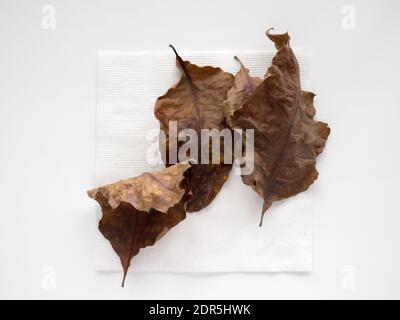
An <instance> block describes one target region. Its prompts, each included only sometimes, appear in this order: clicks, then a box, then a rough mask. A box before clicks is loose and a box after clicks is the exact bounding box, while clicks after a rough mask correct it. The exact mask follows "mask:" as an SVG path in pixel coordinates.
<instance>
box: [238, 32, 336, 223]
mask: <svg viewBox="0 0 400 320" xmlns="http://www.w3.org/2000/svg"><path fill="white" fill-rule="evenodd" d="M267 36H268V37H269V39H270V40H272V41H273V42H274V43H275V46H276V48H277V50H278V52H277V53H276V55H275V57H274V58H273V61H272V65H271V66H270V68H269V69H268V71H267V73H266V76H265V79H264V81H263V82H262V83H261V84H260V85H259V86H258V87H257V88H256V89H255V91H254V93H253V94H252V95H251V96H250V97H249V98H248V100H247V102H245V103H244V104H243V106H242V107H241V108H240V109H237V110H236V111H234V113H233V115H232V118H231V124H232V126H233V127H237V128H246V129H254V140H255V141H254V153H255V154H254V170H253V172H252V173H251V174H250V175H243V176H242V178H243V181H244V183H246V184H248V185H250V186H251V187H253V188H254V190H255V191H256V192H257V193H258V194H259V195H260V196H261V197H262V198H263V199H264V205H263V209H262V215H263V214H264V213H265V211H266V210H267V209H268V208H269V207H270V206H271V204H272V203H273V202H274V201H277V200H281V199H285V198H288V197H291V196H293V195H295V194H297V193H299V192H302V191H304V190H306V189H307V188H308V187H309V186H310V185H311V184H312V183H313V181H314V180H315V179H316V178H317V176H318V172H317V170H316V168H315V163H316V161H315V158H316V157H317V155H318V154H319V153H321V152H322V150H323V148H324V146H325V142H326V140H327V138H328V136H329V133H330V129H329V128H328V126H327V124H326V123H323V122H318V121H315V120H313V117H314V115H315V108H314V106H313V98H314V94H313V93H311V92H305V91H302V90H301V87H300V71H299V65H298V62H297V59H296V57H295V55H294V53H293V51H292V49H291V48H290V46H289V39H290V37H289V35H288V34H287V33H285V34H279V35H278V34H277V35H272V34H270V32H269V31H267ZM260 224H261V223H260Z"/></svg>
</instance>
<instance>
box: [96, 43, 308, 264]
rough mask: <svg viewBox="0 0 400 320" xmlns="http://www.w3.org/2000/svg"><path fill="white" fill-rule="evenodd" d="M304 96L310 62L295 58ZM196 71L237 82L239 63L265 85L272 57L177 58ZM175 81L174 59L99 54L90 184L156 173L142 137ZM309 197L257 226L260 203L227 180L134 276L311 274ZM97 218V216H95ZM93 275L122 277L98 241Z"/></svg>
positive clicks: (275, 209)
mask: <svg viewBox="0 0 400 320" xmlns="http://www.w3.org/2000/svg"><path fill="white" fill-rule="evenodd" d="M295 52H296V55H297V58H298V60H299V64H300V70H301V80H302V86H303V88H304V89H306V90H307V89H308V88H309V85H310V74H309V55H308V53H307V51H306V50H295ZM180 54H181V56H182V57H183V58H184V59H187V60H190V61H191V62H193V63H196V64H198V65H214V66H219V67H221V68H222V69H224V70H225V71H228V72H231V73H233V74H235V73H236V72H237V71H238V69H239V65H238V63H237V62H236V61H235V60H234V59H233V56H234V55H237V56H238V57H240V59H241V60H242V61H243V63H244V64H245V65H246V67H247V68H248V69H249V70H250V73H251V74H252V75H254V76H260V77H263V75H264V74H265V71H266V70H267V68H268V66H269V65H270V63H271V59H272V57H273V56H274V54H275V52H274V51H271V52H253V51H245V52H240V51H238V52H220V51H218V52H184V51H181V52H180ZM179 77H180V72H179V71H178V70H177V68H176V66H175V56H174V54H173V53H172V52H170V51H166V52H133V53H130V52H100V53H99V54H98V60H97V111H96V182H97V185H102V184H106V183H111V182H114V181H116V180H119V179H124V178H128V177H131V176H135V175H138V174H141V173H143V172H144V171H149V170H155V169H156V168H154V167H152V166H150V165H149V164H147V163H146V160H145V154H146V150H147V148H148V146H149V144H150V142H146V134H147V132H148V131H149V130H150V129H153V128H158V123H157V121H156V119H155V118H154V115H153V108H154V103H155V100H156V98H157V97H158V96H160V95H162V94H164V93H165V92H166V90H167V89H168V88H169V87H171V86H172V85H173V84H174V83H175V82H176V81H177V80H178V79H179ZM311 206H312V193H311V190H309V191H307V192H304V193H302V194H299V195H297V196H295V197H293V198H291V199H289V200H288V201H281V202H278V203H274V205H273V206H272V207H271V208H270V209H269V210H268V211H267V214H266V216H265V217H264V222H263V226H262V227H261V228H260V227H259V226H258V223H259V219H260V211H261V207H262V200H261V198H260V197H259V196H258V195H257V194H256V193H255V192H254V191H253V190H252V189H251V188H250V187H248V186H246V185H244V184H243V183H242V181H241V178H240V176H236V175H235V174H233V172H232V173H231V176H230V178H229V180H228V182H227V183H226V184H225V185H224V187H223V188H222V190H221V192H220V193H219V194H218V195H217V197H216V199H215V200H214V201H213V202H212V203H211V205H209V206H208V207H207V208H205V209H204V210H202V211H201V212H199V213H195V214H189V215H188V217H187V218H186V219H185V220H184V221H182V222H181V223H180V224H178V225H177V226H176V227H174V228H173V229H171V230H170V231H169V232H168V233H167V234H166V235H165V236H164V237H163V238H162V239H161V240H160V241H159V242H157V243H156V244H155V245H154V246H152V247H148V248H145V249H142V250H141V251H140V253H139V254H138V255H137V256H135V257H134V258H133V260H132V267H131V270H132V271H177V272H233V271H241V272H265V271H275V272H282V271H311V269H312V234H311ZM99 216H100V213H99ZM95 266H96V269H97V270H121V266H120V262H119V258H118V257H117V255H116V254H115V253H114V251H113V250H112V248H111V246H110V244H109V243H108V241H107V240H106V239H104V238H103V237H102V235H101V234H100V232H99V233H98V246H97V250H96V259H95Z"/></svg>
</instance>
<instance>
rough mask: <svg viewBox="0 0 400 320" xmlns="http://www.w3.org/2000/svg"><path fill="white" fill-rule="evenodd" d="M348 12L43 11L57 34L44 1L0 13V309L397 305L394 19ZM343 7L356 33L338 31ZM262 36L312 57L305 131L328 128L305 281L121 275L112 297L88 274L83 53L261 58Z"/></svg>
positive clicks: (274, 4)
mask: <svg viewBox="0 0 400 320" xmlns="http://www.w3.org/2000/svg"><path fill="white" fill-rule="evenodd" d="M349 2H350V1H349ZM349 2H348V1H283V0H282V1H264V0H263V1H252V3H251V4H249V2H248V1H235V0H229V1H228V0H223V1H218V2H215V1H201V2H198V3H195V2H193V3H192V4H191V5H190V8H189V5H188V4H187V2H184V1H165V0H164V1H154V0H149V1H135V2H134V1H118V0H114V1H84V2H83V1H77V0H73V1H60V0H57V1H56V0H52V1H51V4H53V5H54V6H55V7H56V9H57V28H56V30H48V31H46V30H43V29H41V22H40V20H41V6H42V5H44V4H47V3H48V2H47V1H46V2H44V1H32V0H29V1H28V0H26V1H11V0H9V1H5V0H2V1H0V44H1V50H0V88H1V94H0V194H1V199H2V201H1V204H0V214H1V218H2V219H1V224H0V261H1V263H0V296H1V297H3V298H15V297H16V298H189V299H190V298H192V299H195V298H367V297H369V298H371V297H374V298H388V297H389V298H391V297H397V298H400V275H399V273H398V270H399V267H400V257H399V254H398V252H399V250H400V232H399V224H400V214H399V213H400V203H399V201H398V192H399V191H398V190H399V182H398V181H399V178H400V169H399V163H400V152H399V125H398V122H399V119H400V109H399V102H400V101H399V100H400V99H399V94H398V74H399V62H398V57H399V56H400V46H399V37H398V35H399V34H400V28H399V27H400V22H399V21H400V19H399V9H400V8H399V7H400V4H399V2H398V1H394V0H393V1H381V0H379V1H378V0H377V1H351V3H349ZM347 4H352V5H354V6H355V9H356V29H354V30H346V29H343V28H342V19H343V14H342V7H343V5H347ZM269 26H274V27H275V29H276V30H279V31H285V30H289V31H290V32H291V36H292V44H293V46H294V47H302V48H310V49H312V53H313V58H312V59H313V60H312V66H313V70H312V75H313V83H314V86H313V89H314V91H315V92H316V93H317V94H318V95H317V98H316V104H317V117H318V119H321V120H326V121H328V122H329V124H330V126H331V128H332V134H331V136H330V137H329V141H328V144H327V146H326V150H325V151H324V154H322V156H321V157H320V158H319V161H318V169H319V171H320V172H321V175H320V177H319V179H318V181H317V182H316V184H315V186H314V209H313V233H314V262H313V266H314V271H313V272H312V273H310V274H307V275H298V274H268V275H265V274H237V273H234V274H223V275H219V274H214V275H207V276H204V275H187V274H185V275H181V274H176V273H138V274H132V273H131V274H130V275H129V278H128V282H127V286H126V287H125V288H124V289H121V288H120V287H119V284H120V280H121V275H120V274H119V273H98V272H95V271H94V269H93V255H94V250H95V242H94V239H95V235H96V233H97V229H96V223H97V215H95V214H93V212H94V208H95V207H96V204H95V203H94V202H93V201H91V200H90V199H88V198H87V196H86V195H85V190H86V189H87V188H88V187H91V186H93V184H94V174H95V172H94V144H93V140H94V133H95V131H94V112H95V59H96V53H97V51H98V50H102V49H103V50H112V49H114V50H115V49H119V50H129V51H138V50H148V51H157V50H166V49H167V45H168V44H169V43H173V44H175V45H176V46H177V47H178V48H180V49H181V50H270V49H271V48H272V46H271V44H270V43H269V42H268V40H267V39H266V38H265V36H264V30H265V29H266V28H267V27H269ZM46 266H52V267H53V268H54V269H51V268H48V267H46ZM49 270H53V271H55V274H56V287H55V288H54V287H52V286H49V285H48V282H46V279H48V278H46V275H48V274H49V273H48V272H49ZM352 271H354V272H352ZM42 272H44V273H45V277H43V275H42ZM342 272H344V273H342ZM352 274H353V275H354V276H355V277H354V278H352V277H351V275H352ZM351 279H355V283H354V281H351ZM351 284H354V285H351ZM52 288H53V289H52ZM48 289H50V290H48Z"/></svg>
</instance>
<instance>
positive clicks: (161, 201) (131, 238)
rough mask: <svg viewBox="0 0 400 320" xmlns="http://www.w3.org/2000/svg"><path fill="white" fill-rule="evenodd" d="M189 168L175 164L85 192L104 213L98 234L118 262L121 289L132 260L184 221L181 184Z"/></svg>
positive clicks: (184, 197)
mask: <svg viewBox="0 0 400 320" xmlns="http://www.w3.org/2000/svg"><path fill="white" fill-rule="evenodd" d="M189 167H190V165H189V164H176V165H173V166H170V167H168V168H166V169H164V170H163V171H160V172H155V173H145V174H142V175H140V176H138V177H135V178H130V179H127V180H122V181H119V182H117V183H113V184H110V185H106V186H103V187H100V188H96V189H93V190H90V191H88V195H89V196H90V197H91V198H93V199H95V200H96V201H97V202H98V203H99V204H100V206H101V209H102V212H103V217H102V218H101V220H100V222H99V230H100V232H101V233H102V234H103V236H104V237H105V238H106V239H108V240H109V241H110V243H111V245H112V247H113V249H114V251H115V252H116V253H117V254H118V256H119V258H120V260H121V264H122V267H123V271H124V277H123V281H122V286H123V285H124V282H125V277H126V274H127V271H128V268H129V265H130V261H131V259H132V257H133V256H135V255H136V254H138V253H139V250H140V249H141V248H145V247H147V246H152V245H153V244H154V243H155V242H156V241H157V240H159V239H160V238H161V237H162V236H163V235H164V234H165V233H166V232H167V231H168V230H169V229H171V228H172V227H174V226H175V225H177V224H178V223H179V222H181V221H182V220H183V219H185V217H186V212H185V209H184V205H185V202H186V200H187V196H186V195H185V186H184V185H182V184H184V182H183V180H184V172H185V171H186V170H187V169H188V168H189Z"/></svg>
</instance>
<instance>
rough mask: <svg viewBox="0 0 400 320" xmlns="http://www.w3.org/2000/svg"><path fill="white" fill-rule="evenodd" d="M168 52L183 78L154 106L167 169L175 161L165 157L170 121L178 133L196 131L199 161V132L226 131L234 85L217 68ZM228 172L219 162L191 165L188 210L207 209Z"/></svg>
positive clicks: (188, 178)
mask: <svg viewBox="0 0 400 320" xmlns="http://www.w3.org/2000/svg"><path fill="white" fill-rule="evenodd" d="M171 48H172V49H173V50H174V52H175V54H176V63H177V66H178V68H179V69H180V70H181V72H182V76H181V79H180V80H179V82H178V83H177V84H175V85H174V86H173V87H171V88H170V89H169V90H168V91H167V92H166V93H165V94H164V95H163V96H161V97H159V98H158V99H157V101H156V104H155V116H156V117H157V119H158V120H159V121H160V129H161V130H163V131H164V133H165V134H166V138H167V141H162V140H161V141H160V142H161V143H164V144H166V149H167V157H166V159H164V160H165V163H166V164H167V165H171V164H173V163H175V162H174V161H175V160H173V159H169V157H168V152H169V145H168V139H169V132H168V128H169V123H170V121H176V122H177V130H178V132H180V131H181V130H183V129H193V130H195V132H196V133H197V135H198V137H199V145H198V148H199V153H198V154H199V157H198V160H199V159H200V158H201V142H200V136H201V134H200V131H201V129H218V130H222V129H224V128H228V127H227V125H226V122H225V115H224V100H225V99H226V95H227V92H228V90H229V89H230V88H231V87H232V84H233V76H232V75H231V74H230V73H227V72H224V71H223V70H222V69H220V68H214V67H210V66H205V67H199V66H197V65H194V64H192V63H190V62H189V61H183V60H182V58H181V57H180V56H179V55H178V53H177V52H176V50H175V49H174V48H173V47H172V46H171ZM182 144H183V143H182V142H180V143H179V144H178V149H179V148H180V146H182ZM221 148H223V144H221ZM221 159H222V158H221ZM199 162H200V161H199ZM210 163H211V161H210ZM231 168H232V165H231V164H223V162H222V161H221V162H220V163H218V164H194V165H192V167H191V168H190V169H189V170H188V172H187V173H186V177H187V182H188V185H189V188H190V190H191V191H192V193H193V196H192V198H191V199H190V201H189V202H188V204H187V210H188V211H189V212H194V211H198V210H201V209H203V208H204V207H206V206H207V205H208V204H209V203H210V202H211V201H212V200H213V199H214V198H215V196H216V195H217V194H218V192H219V191H220V189H221V188H222V185H223V184H224V182H225V181H226V179H227V177H228V175H229V172H230V170H231Z"/></svg>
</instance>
